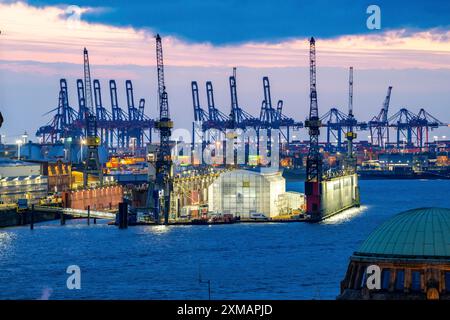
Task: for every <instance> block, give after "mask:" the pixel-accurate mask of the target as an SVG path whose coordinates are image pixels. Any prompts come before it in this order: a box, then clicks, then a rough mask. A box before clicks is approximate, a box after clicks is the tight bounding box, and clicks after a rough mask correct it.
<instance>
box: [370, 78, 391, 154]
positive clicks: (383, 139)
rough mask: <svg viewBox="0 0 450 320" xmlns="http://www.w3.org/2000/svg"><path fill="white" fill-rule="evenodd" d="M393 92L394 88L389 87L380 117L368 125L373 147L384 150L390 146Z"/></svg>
mask: <svg viewBox="0 0 450 320" xmlns="http://www.w3.org/2000/svg"><path fill="white" fill-rule="evenodd" d="M391 92H392V86H389V87H388V90H387V94H386V98H385V99H384V102H383V107H382V108H381V111H380V113H379V114H378V116H375V117H373V118H372V120H370V121H369V123H368V127H369V131H370V142H371V144H372V145H373V146H378V147H380V148H384V149H385V148H386V146H387V145H388V144H389V119H388V114H389V103H390V101H391Z"/></svg>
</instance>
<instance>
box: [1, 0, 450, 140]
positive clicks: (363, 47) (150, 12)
mask: <svg viewBox="0 0 450 320" xmlns="http://www.w3.org/2000/svg"><path fill="white" fill-rule="evenodd" d="M64 1H65V0H57V1H27V2H16V1H1V0H0V30H1V34H0V110H1V111H2V113H3V114H4V116H5V119H6V121H5V123H4V126H3V127H2V128H1V129H0V133H2V134H6V136H7V140H8V141H10V142H11V141H14V140H15V139H16V137H17V136H19V135H21V134H22V133H23V132H24V131H25V130H26V131H27V132H28V133H29V134H30V135H31V136H34V133H35V132H36V130H37V128H38V127H39V126H41V125H44V124H46V123H47V122H48V121H49V120H50V116H51V114H47V115H45V113H46V112H48V111H50V110H51V109H54V108H55V107H56V106H57V98H58V85H59V79H60V78H66V79H67V81H68V84H69V95H70V105H71V106H72V107H73V108H75V109H77V108H78V105H77V100H76V90H75V89H76V88H75V81H76V79H78V78H81V77H82V75H83V69H82V63H83V56H82V50H83V48H84V47H87V48H88V50H89V55H90V60H91V71H92V74H93V78H97V79H100V81H101V84H102V86H103V87H102V88H103V89H102V94H103V101H104V104H105V107H106V108H107V109H110V102H109V101H110V100H109V94H108V92H107V83H108V81H109V79H116V81H117V82H118V87H119V88H118V90H119V95H120V96H119V103H120V105H121V106H122V107H123V108H125V107H126V105H125V104H126V98H125V92H124V86H125V80H126V79H131V80H132V81H133V85H134V88H135V99H136V100H137V99H138V98H141V97H143V98H145V99H146V101H147V107H146V108H147V109H146V113H147V115H149V116H150V117H156V115H157V113H156V111H157V109H156V108H157V106H156V90H157V87H156V73H155V44H154V42H155V41H154V38H153V36H154V34H155V33H160V34H161V35H162V36H163V46H164V57H165V61H164V62H165V64H166V66H167V71H166V81H167V83H166V85H167V89H168V94H169V103H170V108H171V114H172V117H173V118H174V120H175V123H176V126H177V127H185V128H190V123H191V121H192V120H193V114H192V101H191V94H190V82H191V81H192V80H197V81H198V82H199V86H200V95H201V97H200V99H201V102H202V104H203V105H205V104H206V96H205V90H204V83H205V81H207V80H211V81H213V84H214V89H215V94H216V97H215V98H216V104H217V105H218V106H219V108H220V109H221V110H222V111H223V112H224V113H226V114H228V113H229V109H230V97H229V94H228V93H229V89H228V86H227V85H228V76H229V75H230V73H231V71H232V67H234V66H236V67H237V74H238V94H239V103H240V104H241V106H242V107H243V108H245V109H246V110H247V111H248V112H250V113H252V114H254V115H258V114H259V108H260V105H261V100H262V96H263V91H262V77H263V76H269V78H270V81H271V87H272V97H273V99H274V100H278V99H283V100H284V102H285V104H284V106H285V113H286V114H287V115H289V116H292V117H294V118H296V119H297V120H304V119H305V117H306V115H307V111H308V90H309V88H308V81H309V79H308V69H307V67H308V41H307V38H308V37H310V36H314V37H316V39H317V44H316V47H317V63H318V80H317V81H318V100H319V109H320V113H321V114H323V113H325V112H326V111H328V110H329V109H330V108H331V107H338V108H340V109H341V110H343V111H346V106H347V92H348V88H347V86H348V84H347V81H348V67H349V66H353V67H354V68H355V75H354V78H355V81H354V105H355V114H356V116H357V117H358V118H359V119H360V120H361V121H368V120H370V118H371V117H372V116H374V115H375V114H377V113H378V112H379V110H380V108H381V105H382V102H383V99H384V96H385V94H386V90H387V87H388V86H389V85H392V86H393V87H394V89H393V92H392V100H391V110H392V112H391V114H393V113H395V112H396V111H398V110H399V109H400V108H402V107H406V108H408V109H410V110H411V111H413V112H417V111H418V110H419V109H420V108H425V109H427V111H428V112H430V113H431V114H433V115H434V116H436V117H437V118H439V119H441V120H442V121H444V122H450V112H449V110H450V90H449V88H450V2H449V1H431V0H430V1H426V2H425V1H411V0H410V1H395V4H393V2H394V1H377V2H376V4H377V5H378V6H379V7H380V8H381V29H380V30H369V29H368V28H367V26H366V20H367V18H368V17H369V14H367V13H366V9H367V7H368V6H369V5H370V4H372V3H371V2H368V1H335V2H330V1H323V0H319V1H314V3H312V2H313V1H300V0H292V1H291V0H284V1H279V0H278V1H270V0H247V1H245V0H239V1H238V0H230V1H224V0H222V1H220V0H209V1H200V0H189V1H187V0H165V1H162V0H160V1H152V0H150V1H144V0H142V1H117V0H111V1H84V0H83V1H81V0H78V1H75V2H71V3H70V2H68V3H64ZM332 3H334V4H332ZM78 18H79V19H78ZM448 131H449V129H448V128H443V129H440V130H438V131H436V132H435V133H433V134H432V135H447V136H450V132H448ZM323 136H324V135H323ZM360 136H361V135H360ZM362 136H363V137H364V136H365V134H364V133H363V134H362Z"/></svg>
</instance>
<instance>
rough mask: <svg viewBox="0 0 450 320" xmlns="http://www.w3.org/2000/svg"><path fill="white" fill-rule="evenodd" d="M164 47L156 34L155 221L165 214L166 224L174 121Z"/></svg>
mask: <svg viewBox="0 0 450 320" xmlns="http://www.w3.org/2000/svg"><path fill="white" fill-rule="evenodd" d="M163 61H164V60H163V49H162V41H161V37H160V35H159V34H158V35H156V63H157V75H158V102H159V120H158V121H157V122H156V123H155V127H156V128H157V130H158V131H159V138H160V139H159V140H160V143H159V148H158V151H157V154H156V163H155V169H156V172H155V173H156V181H155V189H154V191H155V192H154V194H153V197H154V199H155V200H156V201H155V221H156V222H157V223H159V218H160V216H161V215H163V216H164V224H168V222H169V210H170V193H171V192H172V181H171V179H172V159H171V148H170V136H171V131H172V128H173V122H172V120H171V119H170V114H169V102H168V98H167V91H166V86H165V83H164V62H163Z"/></svg>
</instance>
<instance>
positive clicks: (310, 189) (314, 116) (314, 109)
mask: <svg viewBox="0 0 450 320" xmlns="http://www.w3.org/2000/svg"><path fill="white" fill-rule="evenodd" d="M309 77H310V93H309V100H310V101H309V102H310V105H309V118H308V119H307V120H306V121H305V127H307V128H308V129H309V151H308V157H307V159H306V180H305V194H306V206H307V208H306V210H307V214H308V215H309V216H310V217H311V220H316V219H318V218H319V217H320V210H321V209H320V193H321V190H320V185H321V181H322V157H321V154H320V150H319V134H320V127H321V121H320V118H319V108H318V106H317V88H316V41H315V40H314V38H313V37H311V39H310V41H309Z"/></svg>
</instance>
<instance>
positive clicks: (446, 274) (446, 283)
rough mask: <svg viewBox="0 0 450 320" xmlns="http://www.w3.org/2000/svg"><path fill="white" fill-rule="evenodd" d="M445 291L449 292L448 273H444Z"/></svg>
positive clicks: (449, 276) (449, 278) (449, 279)
mask: <svg viewBox="0 0 450 320" xmlns="http://www.w3.org/2000/svg"><path fill="white" fill-rule="evenodd" d="M445 291H447V292H450V271H446V272H445Z"/></svg>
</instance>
